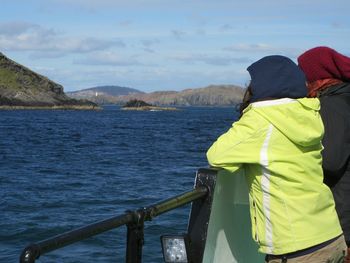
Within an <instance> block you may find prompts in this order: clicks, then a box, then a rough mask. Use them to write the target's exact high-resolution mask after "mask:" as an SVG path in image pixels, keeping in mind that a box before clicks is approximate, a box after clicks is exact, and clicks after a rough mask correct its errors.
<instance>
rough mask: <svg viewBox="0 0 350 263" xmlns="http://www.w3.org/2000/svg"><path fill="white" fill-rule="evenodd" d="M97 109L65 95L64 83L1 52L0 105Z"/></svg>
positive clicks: (2, 107)
mask: <svg viewBox="0 0 350 263" xmlns="http://www.w3.org/2000/svg"><path fill="white" fill-rule="evenodd" d="M22 108H23V109H29V108H48V109H97V108H99V107H98V106H97V105H96V104H95V103H93V102H90V101H87V100H76V99H72V98H70V97H68V96H67V95H66V94H65V93H64V91H63V87H62V86H61V85H59V84H57V83H55V82H53V81H51V80H49V79H48V78H47V77H44V76H42V75H39V74H37V73H35V72H33V71H32V70H30V69H28V68H26V67H24V66H22V65H20V64H18V63H16V62H15V61H12V60H11V59H9V58H7V57H6V56H5V55H3V54H2V53H0V109H22Z"/></svg>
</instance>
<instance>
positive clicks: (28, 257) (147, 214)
mask: <svg viewBox="0 0 350 263" xmlns="http://www.w3.org/2000/svg"><path fill="white" fill-rule="evenodd" d="M215 180H216V171H215V170H212V169H204V168H203V169H199V170H198V171H197V175H196V180H195V186H194V189H193V190H191V191H187V192H185V193H182V194H180V195H176V196H173V197H171V198H169V199H166V200H163V201H161V202H159V203H156V204H153V205H150V206H146V207H142V208H140V209H137V210H133V211H130V210H128V211H126V212H125V213H124V214H122V215H119V216H115V217H111V218H108V219H105V220H102V221H98V222H95V223H92V224H90V225H86V226H83V227H81V228H77V229H74V230H72V231H69V232H65V233H63V234H60V235H56V236H54V237H51V238H48V239H45V240H42V241H39V242H37V243H33V244H30V245H28V246H27V247H26V248H25V249H24V250H23V251H22V253H21V255H20V263H34V262H35V260H36V259H38V258H39V257H40V256H42V255H44V254H47V253H49V252H51V251H54V250H57V249H59V248H62V247H66V246H68V245H70V244H73V243H76V242H79V241H82V240H84V239H86V238H89V237H92V236H96V235H98V234H101V233H103V232H106V231H108V230H112V229H115V228H118V227H121V226H124V225H126V227H127V233H126V252H125V253H126V254H125V260H126V261H125V262H127V263H139V262H142V247H143V243H144V223H145V221H151V220H153V219H154V218H155V217H157V216H159V215H161V214H163V213H166V212H168V211H171V210H174V209H176V208H178V207H181V206H184V205H186V204H189V203H192V207H191V213H190V219H189V223H188V229H187V236H188V240H189V248H188V249H189V251H187V254H188V258H190V260H189V262H201V261H202V257H203V251H204V246H205V238H206V233H207V227H208V221H209V216H210V209H211V203H212V198H213V190H214V187H215ZM194 253H195V256H194V255H193V254H194ZM191 258H192V259H191Z"/></svg>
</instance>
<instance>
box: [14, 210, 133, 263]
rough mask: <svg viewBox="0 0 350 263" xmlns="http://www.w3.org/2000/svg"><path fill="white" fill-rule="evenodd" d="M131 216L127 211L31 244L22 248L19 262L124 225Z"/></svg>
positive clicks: (31, 260)
mask: <svg viewBox="0 0 350 263" xmlns="http://www.w3.org/2000/svg"><path fill="white" fill-rule="evenodd" d="M133 218H134V216H133V214H132V213H127V214H124V215H121V216H116V217H112V218H109V219H106V220H103V221H99V222H96V223H94V224H91V225H87V226H84V227H81V228H78V229H75V230H72V231H69V232H66V233H63V234H60V235H57V236H54V237H52V238H49V239H45V240H43V241H40V242H38V243H36V244H31V245H29V246H28V247H26V248H25V249H24V250H23V252H22V254H21V257H20V262H21V263H34V262H35V259H38V258H39V257H40V255H43V254H45V253H48V252H50V251H52V250H56V249H58V248H61V247H65V246H67V245H69V244H72V243H75V242H77V241H80V240H83V239H86V238H88V237H91V236H95V235H97V234H100V233H102V232H105V231H108V230H111V229H113V228H117V227H119V226H122V225H125V224H127V223H129V222H132V220H133Z"/></svg>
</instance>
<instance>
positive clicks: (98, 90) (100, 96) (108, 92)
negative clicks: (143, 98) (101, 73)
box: [67, 86, 144, 104]
mask: <svg viewBox="0 0 350 263" xmlns="http://www.w3.org/2000/svg"><path fill="white" fill-rule="evenodd" d="M143 93H144V92H142V91H140V90H137V89H132V88H127V87H120V86H98V87H93V88H88V89H83V90H78V91H73V92H67V95H68V96H70V97H71V98H75V99H88V100H90V101H93V102H95V103H97V104H109V103H114V102H113V99H114V97H118V96H126V95H134V94H143Z"/></svg>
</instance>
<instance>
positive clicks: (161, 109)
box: [121, 106, 179, 111]
mask: <svg viewBox="0 0 350 263" xmlns="http://www.w3.org/2000/svg"><path fill="white" fill-rule="evenodd" d="M121 109H122V110H137V111H177V110H179V109H178V108H173V107H158V106H142V107H123V108H121Z"/></svg>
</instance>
